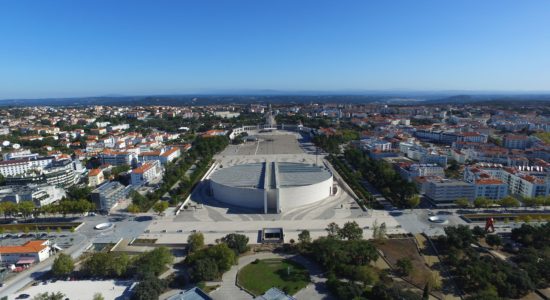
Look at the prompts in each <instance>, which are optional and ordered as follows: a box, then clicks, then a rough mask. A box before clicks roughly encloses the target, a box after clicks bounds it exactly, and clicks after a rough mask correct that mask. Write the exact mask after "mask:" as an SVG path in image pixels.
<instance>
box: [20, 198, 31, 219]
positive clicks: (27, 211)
mask: <svg viewBox="0 0 550 300" xmlns="http://www.w3.org/2000/svg"><path fill="white" fill-rule="evenodd" d="M18 210H19V212H21V213H22V214H23V217H25V218H27V217H29V216H30V215H31V214H32V212H33V211H34V203H33V202H32V201H22V202H20V203H19V205H18Z"/></svg>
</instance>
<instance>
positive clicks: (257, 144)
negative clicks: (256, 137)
mask: <svg viewBox="0 0 550 300" xmlns="http://www.w3.org/2000/svg"><path fill="white" fill-rule="evenodd" d="M258 148H260V141H257V142H256V151H255V152H254V155H256V154H257V153H258Z"/></svg>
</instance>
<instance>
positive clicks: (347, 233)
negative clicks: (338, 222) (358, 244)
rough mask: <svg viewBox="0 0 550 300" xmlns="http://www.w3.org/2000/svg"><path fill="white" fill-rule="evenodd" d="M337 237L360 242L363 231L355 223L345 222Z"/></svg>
mask: <svg viewBox="0 0 550 300" xmlns="http://www.w3.org/2000/svg"><path fill="white" fill-rule="evenodd" d="M338 235H339V236H340V237H341V238H343V239H347V240H360V239H362V238H363V229H362V228H361V227H359V224H357V222H355V221H353V222H346V223H345V224H344V227H342V229H340V230H339V231H338Z"/></svg>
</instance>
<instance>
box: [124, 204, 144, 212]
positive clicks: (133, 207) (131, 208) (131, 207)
mask: <svg viewBox="0 0 550 300" xmlns="http://www.w3.org/2000/svg"><path fill="white" fill-rule="evenodd" d="M126 210H127V211H128V212H129V213H131V214H137V213H139V212H141V209H140V208H139V206H138V205H136V204H134V203H130V204H128V207H126Z"/></svg>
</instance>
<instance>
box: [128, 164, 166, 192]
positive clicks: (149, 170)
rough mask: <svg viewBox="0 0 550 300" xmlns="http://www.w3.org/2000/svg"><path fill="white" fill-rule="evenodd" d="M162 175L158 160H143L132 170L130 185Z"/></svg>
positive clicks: (139, 183)
mask: <svg viewBox="0 0 550 300" xmlns="http://www.w3.org/2000/svg"><path fill="white" fill-rule="evenodd" d="M161 177H162V166H161V165H160V161H158V160H151V161H146V162H144V163H143V164H142V165H141V166H139V167H137V168H135V169H133V170H132V174H131V181H132V185H134V186H139V185H143V184H146V183H148V182H151V181H155V180H158V179H160V178H161Z"/></svg>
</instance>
